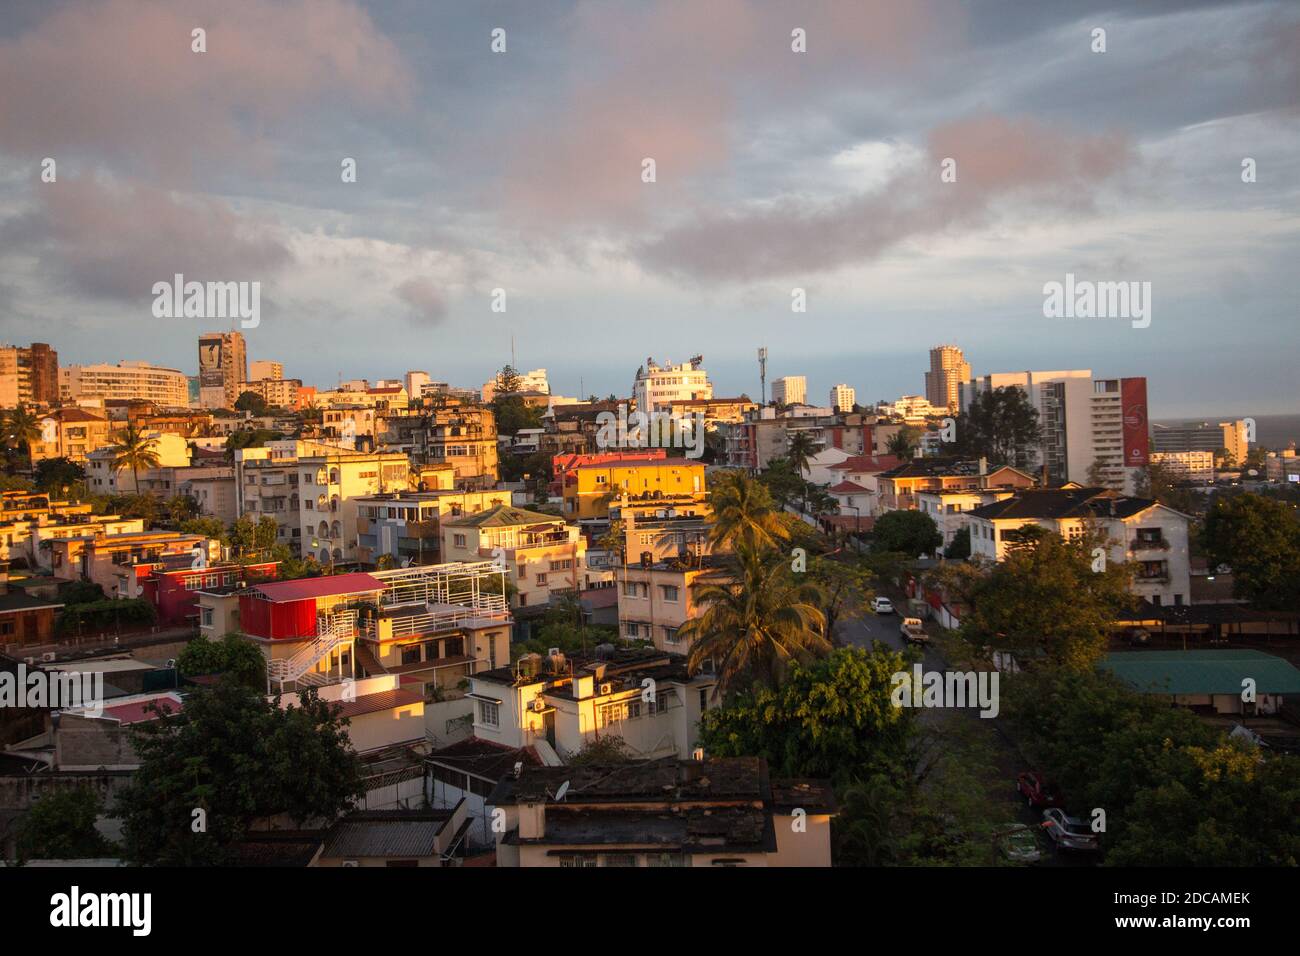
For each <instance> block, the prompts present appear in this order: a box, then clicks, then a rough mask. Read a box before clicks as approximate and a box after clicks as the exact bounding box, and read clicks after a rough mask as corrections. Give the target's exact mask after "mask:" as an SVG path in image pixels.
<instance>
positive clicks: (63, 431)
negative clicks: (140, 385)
mask: <svg viewBox="0 0 1300 956" xmlns="http://www.w3.org/2000/svg"><path fill="white" fill-rule="evenodd" d="M40 427H41V436H40V438H38V439H37V440H36V441H34V442H32V443H31V454H32V463H33V464H35V463H36V462H38V461H44V460H45V459H47V458H67V459H68V460H69V461H74V462H77V463H79V464H84V463H85V461H86V457H87V456H88V455H89V454H90V453H91V452H92V451H94V450H95V449H97V448H103V447H104V446H105V445H107V444H108V443H109V438H110V435H111V434H112V431H113V429H112V427H111V426H110V425H109V421H108V419H107V418H105V417H104V416H102V415H96V414H94V413H92V412H89V411H86V410H85V409H83V408H56V409H53V410H52V411H49V412H47V413H46V414H44V415H42V416H40Z"/></svg>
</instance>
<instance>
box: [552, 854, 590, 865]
mask: <svg viewBox="0 0 1300 956" xmlns="http://www.w3.org/2000/svg"><path fill="white" fill-rule="evenodd" d="M595 865H596V854H594V853H564V854H561V856H560V866H562V867H569V868H578V867H584V866H595Z"/></svg>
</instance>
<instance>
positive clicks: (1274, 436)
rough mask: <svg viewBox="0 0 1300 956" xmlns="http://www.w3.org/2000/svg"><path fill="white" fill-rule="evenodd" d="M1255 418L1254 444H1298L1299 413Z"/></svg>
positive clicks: (1189, 418) (1171, 421) (1220, 418)
mask: <svg viewBox="0 0 1300 956" xmlns="http://www.w3.org/2000/svg"><path fill="white" fill-rule="evenodd" d="M1246 417H1247V416H1246V415H1217V416H1213V417H1211V418H1206V417H1202V416H1196V415H1186V416H1183V417H1181V418H1153V419H1152V420H1151V422H1152V424H1154V425H1183V424H1186V423H1187V422H1227V421H1238V420H1240V419H1242V418H1246ZM1249 417H1252V418H1254V419H1255V444H1257V445H1263V446H1264V447H1265V448H1270V449H1282V448H1285V447H1286V446H1287V444H1288V443H1290V442H1295V443H1296V445H1297V446H1300V415H1253V416H1249Z"/></svg>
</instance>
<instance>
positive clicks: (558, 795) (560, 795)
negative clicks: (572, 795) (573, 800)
mask: <svg viewBox="0 0 1300 956" xmlns="http://www.w3.org/2000/svg"><path fill="white" fill-rule="evenodd" d="M568 792H569V781H567V780H566V781H564V783H562V784H560V789H559V790H556V791H555V802H556V803H559V802H560V801H561V800H563V799H564V795H565V794H566V793H568Z"/></svg>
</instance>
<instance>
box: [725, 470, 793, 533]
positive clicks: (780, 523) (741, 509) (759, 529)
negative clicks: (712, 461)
mask: <svg viewBox="0 0 1300 956" xmlns="http://www.w3.org/2000/svg"><path fill="white" fill-rule="evenodd" d="M709 502H710V504H711V506H712V508H713V523H712V525H711V526H710V528H709V544H710V545H712V546H713V548H714V549H715V550H716V549H720V548H722V547H723V546H729V547H731V548H733V549H739V548H741V547H747V548H749V549H751V550H754V549H758V548H775V547H779V546H781V545H782V544H784V543H785V542H786V541H788V540H789V538H790V520H789V519H787V518H786V516H785V515H784V514H783V513H782V512H781V511H780V510H779V509H778V508H777V507H776V502H775V501H773V500H772V493H771V492H770V491H768V488H767V485H765V484H763V483H762V482H761V481H758V480H756V479H754V478H751V477H749V475H747V474H745V473H744V472H743V471H724V472H721V473H719V474H718V476H717V477H716V478H714V479H713V481H712V484H711V487H710V489H709Z"/></svg>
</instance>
